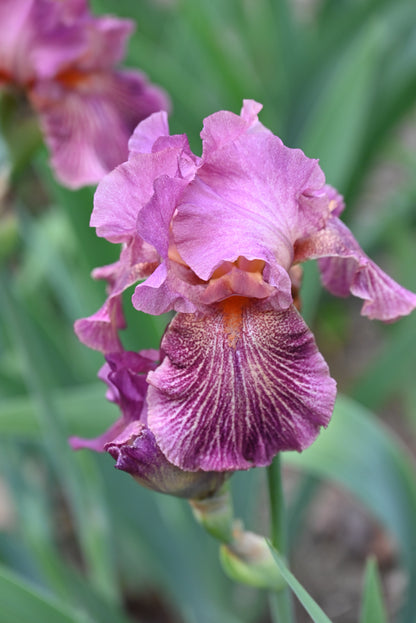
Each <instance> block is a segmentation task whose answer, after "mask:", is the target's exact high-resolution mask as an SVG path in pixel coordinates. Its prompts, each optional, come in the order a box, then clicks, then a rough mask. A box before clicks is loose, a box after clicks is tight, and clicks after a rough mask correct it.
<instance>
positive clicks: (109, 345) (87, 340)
mask: <svg viewBox="0 0 416 623" xmlns="http://www.w3.org/2000/svg"><path fill="white" fill-rule="evenodd" d="M124 328H125V322H124V315H123V310H122V303H121V297H120V296H117V297H115V296H112V297H111V298H109V299H108V300H107V301H106V302H105V303H104V305H103V306H102V307H100V309H99V310H98V311H96V312H95V314H92V316H88V317H86V318H80V319H79V320H76V321H75V323H74V331H75V334H76V336H77V337H78V339H79V340H80V341H81V342H82V343H83V344H85V345H86V346H89V348H93V349H94V350H99V351H101V352H103V353H115V352H117V351H120V350H121V349H122V345H121V341H120V338H119V335H118V332H119V330H120V329H124Z"/></svg>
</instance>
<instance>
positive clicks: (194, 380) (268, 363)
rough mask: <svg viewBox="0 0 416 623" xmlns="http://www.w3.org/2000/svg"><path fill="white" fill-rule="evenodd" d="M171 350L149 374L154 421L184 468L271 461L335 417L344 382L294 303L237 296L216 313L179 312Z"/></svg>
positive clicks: (166, 345) (168, 339)
mask: <svg viewBox="0 0 416 623" xmlns="http://www.w3.org/2000/svg"><path fill="white" fill-rule="evenodd" d="M162 352H164V353H165V355H166V356H165V359H164V360H163V362H162V364H161V365H160V366H159V367H158V368H157V369H156V370H155V371H154V372H150V373H149V375H148V380H149V383H150V385H151V387H150V388H149V391H148V423H149V427H150V428H151V430H152V431H153V433H154V434H155V437H156V441H157V443H158V445H159V447H160V449H161V450H162V452H163V453H164V454H165V455H166V457H167V458H168V460H169V461H171V462H172V463H174V464H175V465H177V466H178V467H181V468H182V469H186V470H198V469H203V470H208V471H209V470H215V471H226V470H236V469H247V468H249V467H253V466H262V465H268V464H269V463H270V462H271V460H272V459H273V456H274V455H275V454H276V453H277V452H279V451H281V450H302V449H304V448H306V447H307V446H308V445H309V444H311V443H312V441H313V440H314V439H315V437H316V436H317V434H318V432H319V429H320V427H321V426H326V425H327V424H328V422H329V419H330V417H331V414H332V409H333V405H334V400H335V393H336V389H335V382H334V381H333V380H332V379H331V378H330V376H329V372H328V366H327V365H326V363H325V361H324V359H323V358H322V356H321V354H320V353H319V351H318V350H317V347H316V344H315V340H314V338H313V335H312V333H311V332H310V331H309V329H308V328H307V326H306V324H305V323H304V321H303V320H302V318H301V317H300V315H299V314H298V312H297V311H296V310H295V308H294V307H291V308H290V309H289V310H287V311H286V312H275V311H273V310H269V311H262V310H261V309H260V308H259V307H258V305H257V304H256V303H253V302H250V301H249V300H248V299H239V298H238V297H235V298H231V299H229V300H228V301H226V302H225V303H224V304H223V305H222V306H219V307H217V310H216V312H213V313H211V314H209V315H205V316H202V315H195V314H192V315H191V314H178V315H177V316H176V317H175V318H174V320H173V321H172V323H171V324H170V325H169V327H168V329H167V331H166V333H165V336H164V338H163V340H162Z"/></svg>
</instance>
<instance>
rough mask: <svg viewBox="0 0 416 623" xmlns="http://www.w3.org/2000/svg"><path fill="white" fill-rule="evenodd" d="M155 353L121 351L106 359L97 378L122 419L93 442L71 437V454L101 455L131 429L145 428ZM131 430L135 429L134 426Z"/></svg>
mask: <svg viewBox="0 0 416 623" xmlns="http://www.w3.org/2000/svg"><path fill="white" fill-rule="evenodd" d="M158 356H159V354H158V352H157V351H153V350H147V351H141V352H140V353H134V352H131V351H121V352H118V353H112V354H111V355H108V356H107V363H106V364H105V365H104V366H103V367H102V368H101V370H100V372H99V374H98V376H99V378H100V379H101V380H102V381H104V382H105V383H106V384H107V387H108V390H107V399H108V400H110V401H111V402H114V403H116V404H117V405H118V406H119V407H120V410H121V413H122V416H121V418H119V419H118V420H117V421H116V422H115V423H114V424H113V425H112V426H110V428H109V429H108V430H107V431H105V432H104V433H103V434H102V435H99V436H98V437H96V438H95V439H83V438H81V437H71V438H70V439H69V443H70V444H71V446H72V448H74V450H79V449H81V448H89V449H90V450H95V451H96V452H104V450H105V446H106V444H109V443H112V442H114V441H115V440H120V439H121V438H122V437H123V436H125V435H126V431H130V430H131V425H136V424H137V425H138V426H139V428H140V427H142V426H144V425H145V423H146V418H147V405H146V392H147V387H148V386H147V382H146V374H147V372H148V371H149V370H152V369H154V368H155V367H156V361H157V359H158ZM133 427H134V426H133Z"/></svg>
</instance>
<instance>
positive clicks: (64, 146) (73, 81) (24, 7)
mask: <svg viewBox="0 0 416 623" xmlns="http://www.w3.org/2000/svg"><path fill="white" fill-rule="evenodd" d="M0 24H1V31H2V34H1V38H0V89H1V88H5V87H18V88H21V89H23V90H24V91H25V93H26V95H27V97H28V99H29V101H30V103H31V105H32V106H33V108H34V109H35V111H36V112H37V113H38V115H39V120H40V125H41V127H42V130H43V133H44V136H45V140H46V143H47V144H48V147H49V149H50V151H51V154H52V166H53V168H54V170H55V172H56V174H57V177H58V178H59V179H60V181H61V182H62V183H63V184H65V185H67V186H69V187H71V188H77V187H79V186H83V185H85V184H93V183H96V182H98V181H99V180H100V179H101V178H102V177H103V175H105V174H106V173H108V172H109V171H111V170H112V169H113V168H114V167H115V166H116V165H118V164H120V163H121V162H123V161H124V160H126V158H127V154H128V151H127V142H128V138H129V136H130V134H131V133H132V131H133V129H134V128H135V126H136V125H137V123H138V122H139V121H141V120H142V119H145V118H146V117H147V116H148V115H150V114H151V113H153V112H155V111H157V110H162V109H166V108H167V106H168V100H167V97H166V95H165V94H164V93H163V91H162V90H161V89H159V88H157V87H154V86H152V85H150V84H149V83H148V82H147V80H146V77H145V76H144V74H142V73H139V72H137V71H127V70H117V69H115V65H116V64H117V63H119V61H120V60H121V59H122V58H123V56H124V52H125V45H126V41H127V38H128V36H129V35H130V34H131V32H132V30H133V23H132V22H131V21H130V20H124V19H117V18H114V17H109V16H104V17H93V16H92V15H91V14H90V12H89V10H88V5H87V1H86V0H59V1H57V0H2V1H1V2H0Z"/></svg>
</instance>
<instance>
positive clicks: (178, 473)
mask: <svg viewBox="0 0 416 623" xmlns="http://www.w3.org/2000/svg"><path fill="white" fill-rule="evenodd" d="M105 449H106V450H107V452H109V453H110V454H111V456H112V457H113V458H114V459H115V460H116V465H115V467H116V468H117V469H121V470H123V471H125V472H128V473H129V474H131V475H132V476H133V477H134V478H135V480H137V482H139V484H141V485H143V486H144V487H147V488H148V489H152V490H153V491H158V492H160V493H167V494H169V495H174V496H177V497H183V498H192V499H195V498H204V497H206V496H208V495H211V494H213V493H214V492H215V491H216V490H217V489H218V488H219V487H220V486H221V485H222V484H223V482H224V480H225V477H226V474H223V473H217V472H202V471H200V472H185V471H183V470H181V469H179V468H178V467H176V466H175V465H172V463H170V462H169V461H168V460H167V459H166V457H165V456H164V454H163V453H162V452H161V451H160V449H159V447H158V446H157V444H156V440H155V437H154V435H153V433H152V432H151V431H150V430H149V429H148V428H147V427H145V426H144V425H143V424H141V423H140V422H132V423H131V424H130V425H129V426H128V427H126V429H125V430H124V431H123V433H122V434H121V435H119V437H118V438H116V439H114V440H112V441H111V442H109V443H107V445H106V447H105Z"/></svg>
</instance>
